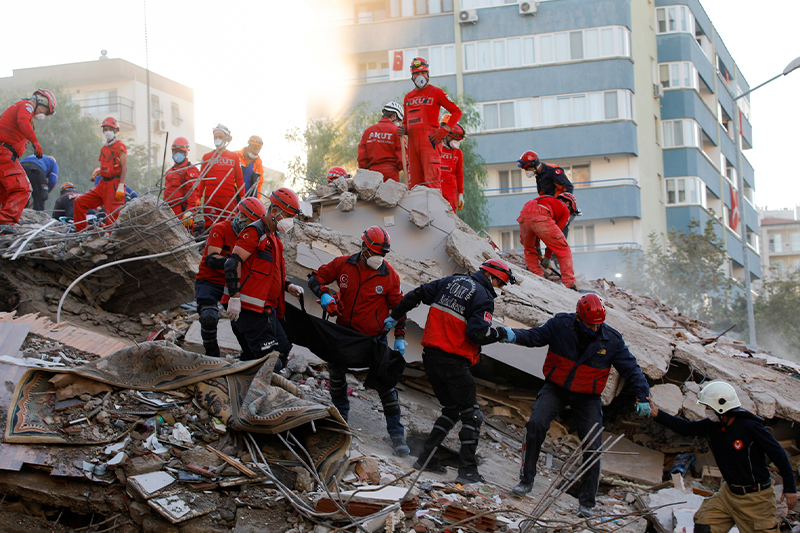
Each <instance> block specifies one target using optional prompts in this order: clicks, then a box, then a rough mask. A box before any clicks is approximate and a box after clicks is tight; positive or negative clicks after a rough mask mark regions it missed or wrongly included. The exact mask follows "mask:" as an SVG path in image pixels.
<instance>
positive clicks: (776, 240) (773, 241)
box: [769, 233, 783, 253]
mask: <svg viewBox="0 0 800 533" xmlns="http://www.w3.org/2000/svg"><path fill="white" fill-rule="evenodd" d="M769 251H770V252H772V253H779V252H782V251H783V243H782V242H781V234H780V233H772V234H770V236H769Z"/></svg>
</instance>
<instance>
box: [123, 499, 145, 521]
mask: <svg viewBox="0 0 800 533" xmlns="http://www.w3.org/2000/svg"><path fill="white" fill-rule="evenodd" d="M128 513H129V514H130V516H131V520H133V521H134V522H135V523H137V524H139V525H142V522H144V519H145V518H146V517H147V515H149V514H150V506H149V505H147V504H146V503H141V502H137V501H132V502H131V503H130V504H129V505H128Z"/></svg>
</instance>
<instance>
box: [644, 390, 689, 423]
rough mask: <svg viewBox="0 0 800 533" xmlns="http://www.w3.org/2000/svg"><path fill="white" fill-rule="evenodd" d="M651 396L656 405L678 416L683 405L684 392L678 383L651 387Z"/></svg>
mask: <svg viewBox="0 0 800 533" xmlns="http://www.w3.org/2000/svg"><path fill="white" fill-rule="evenodd" d="M650 398H651V399H652V400H653V403H655V404H656V407H658V408H659V409H661V410H662V411H664V412H665V413H668V414H670V415H672V416H678V413H680V412H681V408H682V407H683V393H681V389H680V388H679V387H678V386H677V385H673V384H672V383H668V384H665V385H655V386H653V387H651V388H650Z"/></svg>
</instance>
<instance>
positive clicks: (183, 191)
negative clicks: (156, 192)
mask: <svg viewBox="0 0 800 533" xmlns="http://www.w3.org/2000/svg"><path fill="white" fill-rule="evenodd" d="M172 160H173V161H174V162H175V164H174V165H172V168H170V169H169V170H168V171H167V174H166V176H164V201H165V202H167V204H169V206H170V207H171V208H172V212H173V213H175V216H181V215H182V214H184V213H186V212H187V211H189V210H190V209H194V207H195V205H196V204H197V197H198V196H199V194H198V190H199V189H200V184H199V183H197V181H196V180H197V178H198V176H200V171H199V170H197V167H196V166H194V165H193V164H192V162H191V161H189V139H187V138H186V137H178V138H177V139H175V141H174V142H173V143H172Z"/></svg>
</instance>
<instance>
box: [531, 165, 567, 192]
mask: <svg viewBox="0 0 800 533" xmlns="http://www.w3.org/2000/svg"><path fill="white" fill-rule="evenodd" d="M574 189H575V187H573V186H572V182H571V181H569V178H567V175H566V174H565V173H564V169H563V168H561V167H557V166H556V165H548V164H547V163H545V164H544V168H543V169H542V173H541V174H537V176H536V192H537V194H539V195H540V196H541V195H543V194H548V195H550V196H558V195H559V194H561V193H562V192H568V193H571V192H572V191H573V190H574Z"/></svg>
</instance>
